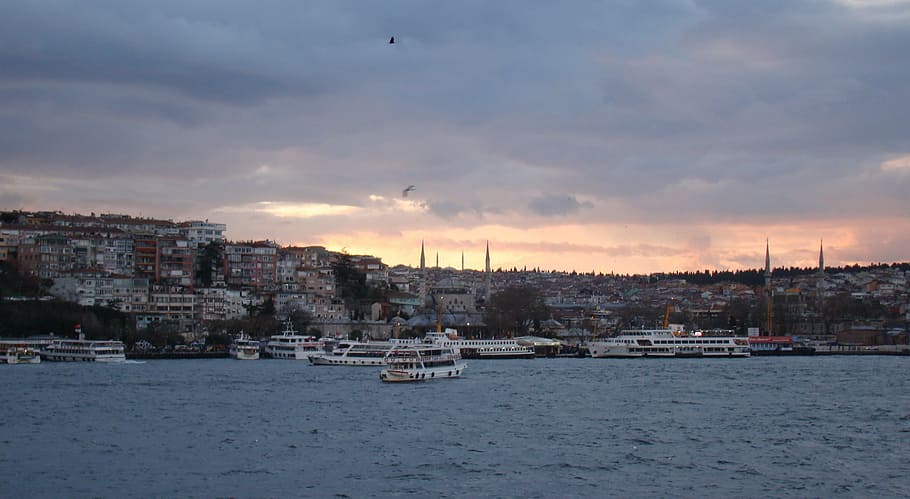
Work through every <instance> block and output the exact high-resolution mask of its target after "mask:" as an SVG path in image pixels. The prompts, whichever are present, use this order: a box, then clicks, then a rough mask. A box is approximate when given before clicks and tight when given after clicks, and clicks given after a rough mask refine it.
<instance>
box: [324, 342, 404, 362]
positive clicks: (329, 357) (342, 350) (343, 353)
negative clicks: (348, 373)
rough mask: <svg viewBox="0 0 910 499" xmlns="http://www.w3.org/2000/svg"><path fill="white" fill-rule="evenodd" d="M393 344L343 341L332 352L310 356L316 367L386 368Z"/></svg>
mask: <svg viewBox="0 0 910 499" xmlns="http://www.w3.org/2000/svg"><path fill="white" fill-rule="evenodd" d="M392 346H393V344H392V343H389V342H387V341H351V340H341V341H339V342H338V344H337V345H335V346H334V348H332V351H330V352H321V353H316V354H312V355H310V356H309V359H310V363H311V364H313V365H314V366H384V365H385V364H386V359H385V358H386V354H388V353H389V350H391V349H392Z"/></svg>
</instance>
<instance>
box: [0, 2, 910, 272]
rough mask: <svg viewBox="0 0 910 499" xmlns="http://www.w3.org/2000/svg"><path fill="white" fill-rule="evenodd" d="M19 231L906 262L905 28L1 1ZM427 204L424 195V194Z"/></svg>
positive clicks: (367, 5) (578, 256) (722, 259)
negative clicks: (207, 228)
mask: <svg viewBox="0 0 910 499" xmlns="http://www.w3.org/2000/svg"><path fill="white" fill-rule="evenodd" d="M2 11H3V14H2V15H0V210H15V209H22V210H60V211H63V212H65V213H83V214H88V213H91V212H95V213H123V214H129V215H132V216H143V217H153V218H164V219H173V220H179V221H182V220H209V221H211V222H220V223H225V224H227V234H226V235H227V237H228V238H229V239H231V240H235V241H241V240H261V239H270V240H273V241H276V242H278V243H279V244H281V245H320V246H325V247H327V248H328V249H331V250H335V251H347V252H348V253H351V254H372V255H376V256H379V257H382V259H383V261H384V262H385V263H388V264H390V265H396V264H405V265H412V266H416V265H418V263H419V257H420V245H421V242H423V244H424V245H425V248H426V255H427V263H428V265H435V263H436V259H437V258H438V261H439V264H440V265H441V266H443V267H446V266H451V267H455V268H460V267H461V265H462V255H463V258H464V265H465V267H466V268H473V269H482V268H483V266H484V251H485V248H486V245H487V244H488V243H489V246H490V254H491V259H492V266H493V268H494V269H496V268H504V269H506V268H512V267H517V268H519V269H521V268H525V267H527V268H541V269H543V270H578V271H584V272H590V271H596V272H604V273H609V272H616V273H650V272H669V271H674V270H702V269H719V270H725V269H734V270H735V269H750V268H760V267H763V265H764V255H765V246H766V243H767V244H769V245H770V249H771V256H772V265H773V266H775V267H779V266H815V265H817V263H818V252H819V247H820V246H821V245H822V244H824V252H825V263H826V264H827V265H829V266H841V265H847V264H851V265H852V264H854V263H859V264H868V263H871V262H894V261H907V260H910V258H908V251H907V249H908V248H910V202H908V201H910V128H908V125H907V123H908V122H907V117H908V116H910V84H908V82H910V61H908V55H907V54H908V48H910V2H908V1H887V0H869V1H862V0H849V1H848V0H811V1H810V0H761V1H755V0H718V1H700V0H654V1H647V2H642V1H638V0H623V1H585V0H577V1H572V2H552V1H532V0H522V1H496V2H490V1H473V0H462V1H459V2H451V1H432V0H421V1H417V0H415V1H398V0H383V1H382V2H365V1H356V2H351V1H340V0H338V1H320V2H313V1H297V0H293V1H291V0H289V1H267V0H265V1H259V2H236V1H230V0H211V1H209V0H199V1H186V0H178V1H170V0H158V1H155V2H131V1H122V0H111V1H95V0H80V1H67V0H27V1H18V0H7V1H6V2H4V5H3V9H2ZM391 36H394V37H395V43H394V44H390V43H388V42H389V38H390V37H391ZM411 185H413V186H414V188H413V190H410V191H409V192H407V195H404V193H403V191H404V190H405V188H407V187H408V186H411Z"/></svg>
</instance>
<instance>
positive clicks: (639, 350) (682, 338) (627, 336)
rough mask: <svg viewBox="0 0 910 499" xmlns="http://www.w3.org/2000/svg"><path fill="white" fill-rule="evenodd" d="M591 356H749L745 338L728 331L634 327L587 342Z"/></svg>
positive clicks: (749, 352)
mask: <svg viewBox="0 0 910 499" xmlns="http://www.w3.org/2000/svg"><path fill="white" fill-rule="evenodd" d="M588 351H589V352H590V353H591V357H599V358H605V357H676V358H680V357H749V356H750V355H751V350H750V348H749V340H748V338H745V337H738V336H735V335H734V334H733V332H732V331H726V330H715V331H694V332H692V333H688V332H686V331H684V330H681V329H635V330H627V331H623V332H622V333H621V334H620V335H619V336H614V337H611V338H606V339H605V340H601V341H593V342H591V343H590V344H588Z"/></svg>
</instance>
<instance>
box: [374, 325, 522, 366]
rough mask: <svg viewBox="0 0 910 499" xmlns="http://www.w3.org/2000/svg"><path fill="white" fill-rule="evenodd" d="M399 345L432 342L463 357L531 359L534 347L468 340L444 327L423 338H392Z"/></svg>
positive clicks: (495, 341)
mask: <svg viewBox="0 0 910 499" xmlns="http://www.w3.org/2000/svg"><path fill="white" fill-rule="evenodd" d="M392 341H393V342H395V343H396V344H401V345H417V344H432V345H435V346H438V347H447V348H453V349H456V350H457V351H458V354H459V355H461V357H462V358H465V359H533V358H534V357H535V354H534V347H533V346H530V345H522V344H520V343H518V341H517V340H514V339H504V340H470V339H467V338H462V337H459V336H458V331H457V330H455V329H452V328H446V329H445V331H427V333H426V336H424V338H423V340H422V341H421V340H392Z"/></svg>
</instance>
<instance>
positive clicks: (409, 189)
mask: <svg viewBox="0 0 910 499" xmlns="http://www.w3.org/2000/svg"><path fill="white" fill-rule="evenodd" d="M414 189H416V187H414V186H413V185H409V186H407V187H406V188H405V189H404V190H403V191H401V197H403V198H406V197H408V193H409V192H411V191H413V190H414Z"/></svg>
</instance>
